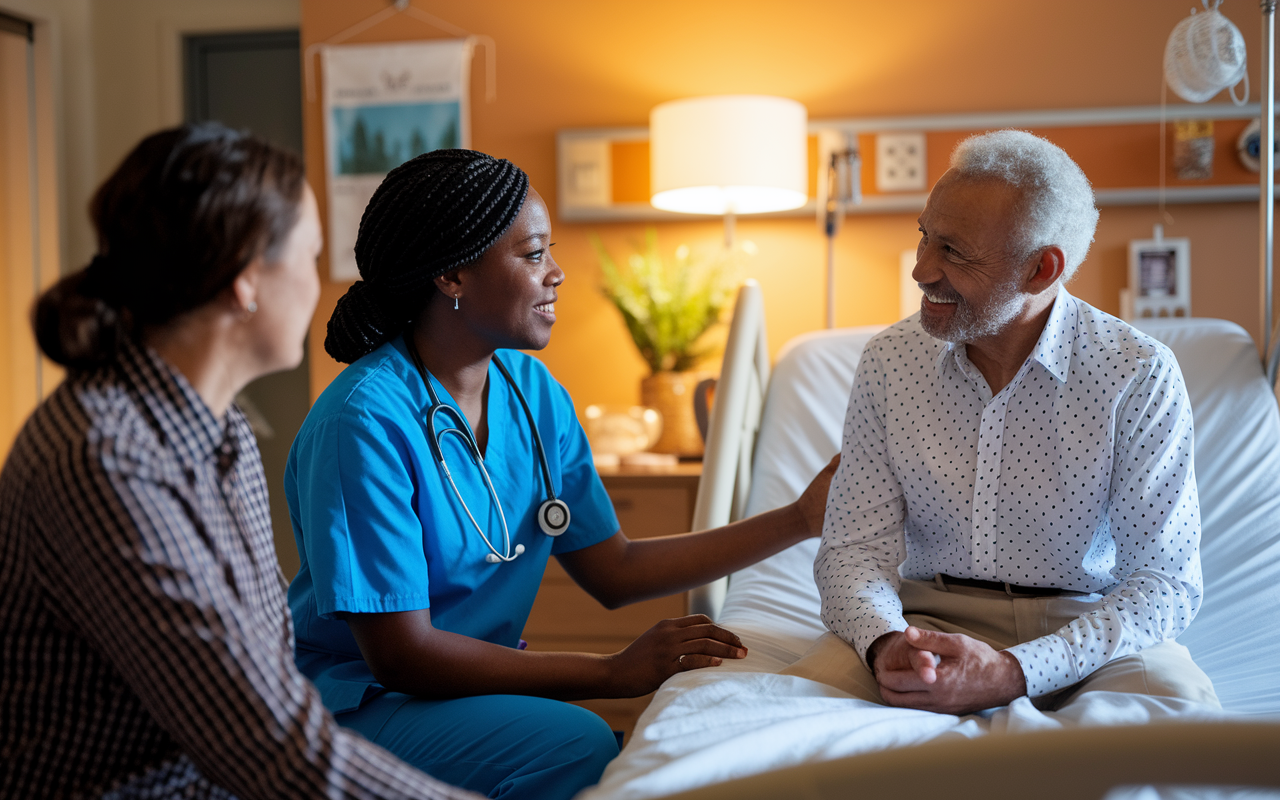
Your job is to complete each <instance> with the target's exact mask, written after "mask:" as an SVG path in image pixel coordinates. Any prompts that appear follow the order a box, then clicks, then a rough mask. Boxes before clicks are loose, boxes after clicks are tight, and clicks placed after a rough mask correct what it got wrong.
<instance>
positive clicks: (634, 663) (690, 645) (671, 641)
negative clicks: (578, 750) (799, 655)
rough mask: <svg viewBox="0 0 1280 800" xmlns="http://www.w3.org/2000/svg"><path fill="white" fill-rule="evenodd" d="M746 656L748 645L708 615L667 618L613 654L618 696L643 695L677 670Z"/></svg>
mask: <svg viewBox="0 0 1280 800" xmlns="http://www.w3.org/2000/svg"><path fill="white" fill-rule="evenodd" d="M746 655H747V648H746V645H744V644H743V643H742V640H741V639H739V638H738V636H737V634H735V633H734V632H733V631H730V630H726V629H724V628H721V627H720V626H719V625H716V624H715V623H714V622H712V621H711V618H710V617H708V616H706V615H704V614H691V615H690V616H687V617H677V618H676V619H664V620H663V621H661V622H659V623H658V624H657V625H654V626H653V627H652V628H650V629H649V630H647V631H645V632H644V633H642V634H641V635H640V638H638V639H636V640H635V641H634V642H632V643H631V645H630V646H629V647H627V649H625V650H623V651H621V652H619V653H615V654H614V655H612V656H610V657H609V658H610V661H612V662H613V664H612V670H611V677H612V682H613V683H614V686H613V689H614V690H615V691H616V692H617V694H615V695H614V696H616V697H639V696H640V695H643V694H648V693H649V692H652V691H653V690H655V689H657V688H658V687H659V686H660V685H661V684H662V682H663V681H665V680H666V679H667V678H670V677H671V676H672V675H674V674H676V673H677V672H685V671H687V670H691V669H699V668H701V667H718V666H720V664H721V663H722V662H723V660H724V659H726V658H744V657H746Z"/></svg>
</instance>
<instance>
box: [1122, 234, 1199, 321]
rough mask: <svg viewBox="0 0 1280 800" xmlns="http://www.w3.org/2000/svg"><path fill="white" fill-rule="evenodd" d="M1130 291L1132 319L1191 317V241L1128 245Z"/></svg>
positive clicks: (1132, 243) (1141, 240) (1144, 242)
mask: <svg viewBox="0 0 1280 800" xmlns="http://www.w3.org/2000/svg"><path fill="white" fill-rule="evenodd" d="M1129 291H1130V292H1131V295H1132V297H1133V312H1132V315H1133V317H1134V318H1139V317H1189V316H1191V240H1190V239H1163V238H1162V239H1135V240H1133V241H1130V242H1129ZM1126 310H1127V309H1126Z"/></svg>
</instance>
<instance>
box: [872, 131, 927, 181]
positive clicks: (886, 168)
mask: <svg viewBox="0 0 1280 800" xmlns="http://www.w3.org/2000/svg"><path fill="white" fill-rule="evenodd" d="M876 189H878V190H879V191H882V192H922V191H924V190H925V159H924V134H923V133H881V134H877V135H876Z"/></svg>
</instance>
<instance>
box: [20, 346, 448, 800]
mask: <svg viewBox="0 0 1280 800" xmlns="http://www.w3.org/2000/svg"><path fill="white" fill-rule="evenodd" d="M0 587H3V591H0V669H2V673H0V797H15V798H17V797H21V798H37V797H91V796H102V797H108V798H112V799H113V800H125V798H130V799H133V798H149V799H157V800H158V799H159V798H170V797H175V798H176V797H182V798H228V797H233V796H238V797H241V798H246V799H247V798H295V797H296V798H302V797H330V798H347V797H351V798H357V797H358V798H372V797H386V798H450V797H464V796H466V797H469V796H471V795H469V794H468V793H465V792H462V791H461V790H458V789H454V788H451V787H448V786H445V785H444V784H441V783H440V782H438V781H435V780H434V779H432V778H430V777H428V776H426V775H424V774H423V773H421V772H418V771H417V770H415V769H413V768H411V767H409V766H407V765H405V764H404V763H402V762H400V761H399V760H397V759H396V758H395V757H393V756H391V755H390V754H389V753H387V752H386V751H384V750H382V749H381V748H379V747H377V746H376V745H373V744H371V743H369V742H368V741H366V740H364V739H363V738H361V737H360V736H358V735H356V734H354V733H351V732H349V731H346V730H344V729H342V728H340V727H339V726H338V725H337V723H335V722H334V720H333V716H332V715H331V714H329V713H328V712H327V711H326V710H325V709H324V707H323V705H322V704H321V701H320V695H319V693H318V692H317V691H316V689H315V687H314V686H312V685H311V683H310V682H309V681H307V680H306V679H305V678H303V677H302V675H301V674H299V672H298V670H297V668H296V667H295V666H294V661H293V626H292V623H291V620H290V617H289V614H288V610H287V608H286V604H285V595H284V581H283V576H282V575H281V574H280V567H279V565H278V563H277V562H276V556H275V550H274V546H273V543H272V536H271V517H270V513H269V510H268V505H267V492H266V484H265V482H264V480H263V474H262V464H261V461H260V459H259V456H258V449H257V444H256V443H255V441H254V439H253V436H252V434H251V432H250V430H249V426H248V424H247V423H246V421H245V419H244V417H243V415H242V414H241V413H240V412H239V410H238V409H235V408H234V407H233V408H232V409H231V411H229V412H228V414H227V415H226V419H225V423H224V422H223V421H219V420H217V419H215V418H214V416H213V415H212V413H211V412H210V411H209V409H208V408H207V407H206V406H205V405H204V403H203V402H202V401H201V400H200V398H199V396H198V395H197V394H196V393H195V391H194V390H193V389H192V388H191V386H190V385H189V384H188V383H187V382H186V380H185V379H183V377H182V376H181V375H180V374H178V373H177V372H176V371H174V370H172V369H171V368H169V367H167V366H166V365H165V364H164V362H162V361H161V360H159V359H158V358H157V357H156V356H155V355H154V354H152V353H150V352H148V351H143V350H141V349H139V348H137V347H134V346H132V345H130V344H127V345H126V346H125V347H124V349H123V351H122V354H121V357H120V358H119V360H118V361H117V362H116V363H115V364H113V365H112V366H110V367H108V368H104V369H102V370H99V371H97V372H94V373H86V374H80V375H73V376H72V377H71V378H69V379H68V380H67V381H66V382H65V383H64V384H63V385H62V386H60V387H59V388H58V389H57V390H56V391H55V392H54V394H53V395H52V396H51V397H50V398H49V399H48V400H47V401H46V402H45V403H44V404H42V405H41V406H40V408H39V409H38V410H37V411H36V412H35V413H34V414H33V415H32V416H31V419H30V420H28V421H27V424H26V425H25V427H24V428H23V430H22V432H21V434H20V435H19V437H18V439H17V442H16V443H15V445H14V447H13V450H12V451H11V453H10V455H9V458H8V460H7V461H6V463H5V466H4V470H3V472H2V473H0Z"/></svg>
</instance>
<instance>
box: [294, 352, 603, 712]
mask: <svg viewBox="0 0 1280 800" xmlns="http://www.w3.org/2000/svg"><path fill="white" fill-rule="evenodd" d="M498 357H499V358H501V359H502V362H503V364H505V365H506V367H507V369H508V371H510V373H511V377H512V378H513V379H514V381H515V382H516V384H517V385H519V387H520V389H521V391H522V392H523V393H524V396H525V398H526V400H527V401H528V403H529V407H530V410H531V411H532V412H533V416H534V419H536V420H537V421H538V429H539V431H540V432H541V434H542V441H543V444H544V446H545V448H546V454H547V461H548V463H549V465H550V467H551V475H552V479H553V482H554V483H555V490H556V496H557V497H559V498H561V499H562V500H564V501H565V502H566V503H567V504H568V505H569V509H570V516H571V521H570V524H569V528H568V530H566V531H565V532H564V533H563V534H561V535H560V536H558V537H555V538H552V537H550V536H547V535H546V534H545V533H543V532H542V529H541V528H539V527H538V525H537V521H536V519H535V512H536V511H537V509H538V506H540V505H541V504H542V502H543V501H544V500H545V499H546V488H545V486H544V479H543V477H542V469H541V467H540V465H539V462H538V455H537V450H536V449H535V445H534V443H533V431H532V430H531V429H530V426H529V421H528V418H527V417H526V416H525V413H524V410H523V409H522V408H521V406H520V401H519V399H518V398H517V397H516V395H515V392H514V391H513V390H512V388H511V385H510V384H509V383H508V382H507V380H506V379H505V378H503V377H502V374H501V373H500V372H498V368H497V367H496V366H494V365H490V367H489V400H488V406H487V408H488V411H487V419H488V423H489V441H488V445H487V449H486V452H485V458H484V462H485V466H486V467H487V468H488V470H489V475H490V477H491V478H492V480H493V485H494V489H495V490H496V492H497V495H498V497H499V498H500V499H501V502H502V508H503V511H504V512H505V513H506V518H507V525H508V526H509V529H510V531H511V549H510V552H515V546H516V545H517V544H523V545H524V547H525V551H524V553H523V554H522V555H521V556H520V557H519V558H517V559H515V560H514V561H512V562H509V563H498V564H491V563H489V562H487V561H485V556H486V555H488V554H489V548H488V547H486V546H485V543H484V541H483V540H482V539H481V538H480V535H479V534H478V533H477V532H476V530H475V528H474V527H473V526H472V524H471V521H470V520H469V519H468V518H467V515H466V512H465V511H464V510H463V507H462V505H461V503H459V502H458V498H457V497H456V496H455V495H454V493H453V489H452V488H451V487H450V486H449V484H448V481H447V480H446V478H445V476H444V472H443V470H441V469H440V466H439V464H438V462H437V461H436V459H435V457H434V456H433V455H432V452H431V448H430V446H429V445H428V444H427V435H428V433H427V429H426V423H425V419H426V411H427V409H428V408H429V407H430V405H431V400H430V396H429V395H428V394H427V390H426V387H424V386H423V384H422V378H421V377H420V375H419V373H418V372H417V370H416V369H415V368H414V366H413V363H412V362H411V361H410V360H409V356H408V352H407V350H406V349H405V343H404V340H403V339H402V338H400V337H396V338H395V339H393V340H392V341H390V342H388V343H386V344H384V345H382V346H381V347H379V348H378V349H377V350H375V351H373V352H372V353H370V354H368V355H366V356H365V357H363V358H361V359H360V360H358V361H356V362H355V363H354V364H351V365H350V366H349V367H347V368H346V369H345V370H343V372H342V374H340V375H339V376H338V377H337V378H336V379H335V380H334V381H333V383H331V384H330V385H329V387H328V388H327V389H325V391H324V393H323V394H321V395H320V399H319V400H317V401H316V404H315V405H314V406H313V407H312V409H311V412H310V413H309V414H307V419H306V421H305V422H304V423H303V425H302V429H301V430H300V431H299V433H298V436H297V438H296V439H295V440H294V442H293V447H292V448H291V449H290V451H289V462H288V465H287V467H286V468H285V480H284V485H285V497H286V498H287V499H288V501H289V516H290V520H291V522H292V523H293V533H294V538H295V540H296V541H297V545H298V553H299V555H300V556H301V560H302V566H301V569H300V570H299V571H298V575H297V577H295V578H294V579H293V583H292V584H291V585H290V586H289V607H290V609H291V610H292V611H293V619H294V625H295V629H296V637H297V640H296V650H295V655H296V658H297V662H298V667H299V669H300V670H301V671H302V673H303V674H304V675H306V676H307V677H308V678H310V679H311V680H312V681H313V682H314V683H315V684H316V687H317V688H318V689H319V690H320V694H321V697H322V698H323V699H324V703H325V705H326V706H328V707H329V709H330V710H331V711H333V712H334V713H340V712H343V711H350V710H353V709H356V708H359V707H360V705H361V704H362V703H363V702H364V701H365V700H366V699H368V698H370V697H373V696H375V695H376V694H378V693H379V692H381V691H382V686H380V685H379V684H378V683H377V681H376V680H374V677H373V674H372V673H371V672H370V671H369V667H368V665H367V664H366V663H365V661H364V659H363V657H362V656H361V655H360V648H359V647H358V646H357V645H356V641H355V638H354V637H353V636H352V634H351V630H350V628H349V627H348V626H347V623H346V622H345V621H343V620H341V619H338V618H337V617H336V614H337V613H338V612H344V611H345V612H352V613H379V612H388V611H412V610H417V609H421V608H430V609H431V624H432V625H433V626H435V627H436V628H439V629H441V630H447V631H451V632H453V633H459V634H462V635H465V636H470V637H473V638H476V639H482V640H484V641H486V642H492V643H494V644H500V645H505V646H507V647H515V646H516V645H517V644H518V642H519V640H520V633H521V631H522V630H523V629H524V625H525V621H526V620H527V619H528V617H529V610H530V608H532V606H533V599H534V595H535V594H537V591H538V586H539V584H540V583H541V581H542V574H543V571H544V570H545V569H546V565H547V559H548V558H549V557H550V556H552V555H555V554H558V553H567V552H571V551H573V550H578V549H581V548H584V547H589V546H590V545H593V544H596V543H598V542H602V541H604V540H605V539H608V538H609V537H610V536H612V535H613V534H614V533H615V532H617V530H618V518H617V515H616V514H615V513H614V510H613V504H612V503H611V502H610V501H609V496H608V495H607V494H606V493H605V490H604V485H603V484H602V483H601V482H600V477H599V475H598V474H597V473H596V470H595V466H594V464H593V463H592V459H591V450H590V448H589V446H588V445H587V438H586V435H585V433H584V432H583V430H582V426H581V425H579V424H578V419H577V416H576V415H575V414H574V412H573V403H572V401H571V400H570V398H569V393H568V392H567V391H565V389H564V387H562V386H561V385H560V384H559V383H557V382H556V381H555V379H554V378H552V377H551V374H550V373H549V372H548V371H547V369H546V367H545V366H543V364H542V363H541V362H540V361H538V360H537V359H535V358H533V357H531V356H528V355H525V354H523V353H520V352H517V351H512V350H501V351H499V352H498ZM432 381H433V384H432V385H433V386H434V388H435V390H436V393H437V394H438V395H439V397H440V401H441V402H442V403H445V404H447V405H451V406H453V407H455V408H457V403H455V402H454V400H453V398H452V397H451V396H450V395H449V393H448V392H447V391H446V390H445V388H444V387H443V386H442V385H441V384H440V383H439V382H438V381H435V379H434V378H432ZM453 420H454V418H453V417H452V415H448V414H445V415H439V416H437V430H439V429H441V428H442V427H444V424H442V423H446V421H449V422H452V421H453ZM441 448H442V450H443V452H444V457H445V460H446V461H447V462H448V465H449V470H450V471H451V472H452V474H453V479H454V481H455V482H456V483H457V486H458V490H459V491H460V492H461V493H462V496H463V497H464V498H465V499H466V501H467V505H468V506H469V507H470V509H471V513H472V514H473V515H474V516H475V518H476V522H478V523H480V525H481V526H482V527H483V528H484V531H485V534H486V535H487V536H488V537H489V540H490V541H491V542H493V545H494V547H496V548H497V549H498V551H499V552H502V551H503V549H504V548H503V542H502V523H501V522H500V520H499V516H498V512H497V509H496V508H495V507H494V506H493V501H492V499H491V497H490V494H489V491H488V489H487V488H486V487H485V484H484V479H483V478H482V477H481V475H480V470H479V468H478V467H476V466H475V464H474V463H473V462H472V460H471V457H470V456H469V455H468V454H467V451H466V449H465V448H464V446H463V445H462V443H461V442H460V441H459V440H458V438H457V437H455V436H446V437H443V441H442V442H441Z"/></svg>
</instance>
